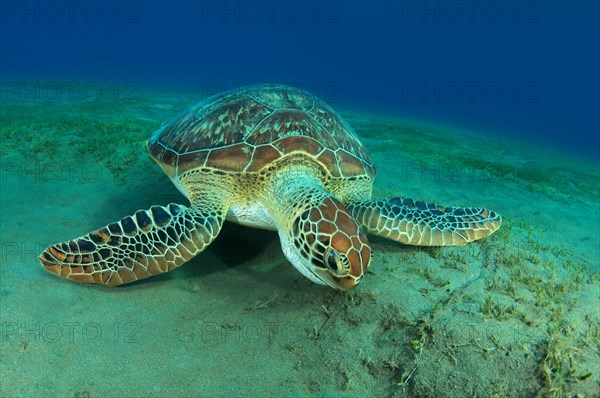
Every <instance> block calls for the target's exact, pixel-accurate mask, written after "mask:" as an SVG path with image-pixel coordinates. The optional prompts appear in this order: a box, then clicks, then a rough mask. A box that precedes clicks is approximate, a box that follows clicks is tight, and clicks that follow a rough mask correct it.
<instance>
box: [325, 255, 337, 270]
mask: <svg viewBox="0 0 600 398" xmlns="http://www.w3.org/2000/svg"><path fill="white" fill-rule="evenodd" d="M327 267H329V269H330V270H332V271H334V272H337V271H338V265H337V262H336V261H335V253H334V252H333V251H330V252H329V253H327Z"/></svg>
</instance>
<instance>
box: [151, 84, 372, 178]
mask: <svg viewBox="0 0 600 398" xmlns="http://www.w3.org/2000/svg"><path fill="white" fill-rule="evenodd" d="M147 146H148V150H149V151H150V154H151V156H152V157H153V158H154V159H155V160H156V161H157V163H158V164H159V165H160V166H161V167H162V168H163V169H164V170H165V172H166V173H167V174H168V175H169V176H170V177H171V178H177V177H179V176H181V175H182V174H183V173H185V172H187V171H189V170H192V169H196V168H201V167H212V168H217V169H219V170H229V171H237V172H256V171H258V170H260V169H262V168H263V167H265V166H266V165H268V164H270V163H272V162H273V161H276V160H278V159H280V158H282V157H284V156H287V155H290V154H295V153H301V154H305V155H307V156H310V157H311V158H313V159H314V160H315V161H317V162H319V163H320V164H322V165H323V166H324V167H325V168H326V169H327V170H328V171H329V172H330V173H331V175H332V176H334V177H352V176H357V175H369V176H374V174H375V167H374V166H373V162H372V160H371V157H370V156H369V154H368V153H367V150H366V149H365V147H364V146H363V145H362V144H361V143H360V141H359V140H358V137H357V135H356V133H355V132H354V130H353V129H352V128H351V127H350V126H349V125H348V124H347V123H346V122H345V121H344V120H343V119H342V118H341V117H340V116H338V114H337V113H336V112H335V111H333V109H331V108H330V107H329V106H328V105H326V104H325V103H323V102H321V101H319V100H318V99H317V98H315V97H314V96H311V95H310V94H309V93H307V92H305V91H303V90H300V89H297V88H293V87H287V86H283V85H274V84H268V85H264V84H263V85H254V86H247V87H243V88H241V89H239V90H235V91H230V92H227V93H224V94H221V95H217V96H214V97H211V98H208V99H207V100H205V101H204V102H201V103H200V104H199V105H197V106H195V107H193V108H191V109H189V110H187V111H185V112H184V113H182V114H180V115H179V116H177V117H175V119H173V120H171V121H170V122H168V123H165V124H164V125H163V126H162V127H161V128H160V129H159V130H157V131H156V132H154V134H152V137H151V138H150V140H148V142H147Z"/></svg>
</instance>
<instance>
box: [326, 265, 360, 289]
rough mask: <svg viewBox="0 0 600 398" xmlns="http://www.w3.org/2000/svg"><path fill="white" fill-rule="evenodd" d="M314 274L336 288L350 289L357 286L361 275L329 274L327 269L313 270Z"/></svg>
mask: <svg viewBox="0 0 600 398" xmlns="http://www.w3.org/2000/svg"><path fill="white" fill-rule="evenodd" d="M315 274H316V275H317V277H318V278H319V279H320V280H322V281H323V282H325V284H326V285H328V286H331V287H332V288H334V289H336V290H343V291H346V290H350V289H352V288H354V287H356V286H358V284H359V283H360V282H361V281H362V276H361V277H360V278H354V277H352V276H344V277H337V276H334V275H331V273H329V272H328V271H324V270H319V269H316V270H315Z"/></svg>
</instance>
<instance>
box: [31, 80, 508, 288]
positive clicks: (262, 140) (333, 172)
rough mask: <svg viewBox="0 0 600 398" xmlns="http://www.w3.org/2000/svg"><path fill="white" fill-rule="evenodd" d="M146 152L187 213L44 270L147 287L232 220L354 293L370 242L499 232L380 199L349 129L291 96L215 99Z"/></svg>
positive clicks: (88, 247)
mask: <svg viewBox="0 0 600 398" xmlns="http://www.w3.org/2000/svg"><path fill="white" fill-rule="evenodd" d="M146 145H147V148H148V150H149V152H150V155H151V156H152V158H153V159H154V160H155V161H156V162H157V163H158V164H159V165H160V167H161V168H162V169H163V170H164V172H165V173H167V175H168V176H169V177H170V178H171V180H172V181H173V183H174V184H175V186H176V187H177V188H178V189H179V190H180V191H181V192H182V193H183V194H184V195H185V196H186V197H187V198H188V199H189V201H190V205H189V206H183V205H180V204H169V205H167V206H152V207H150V209H149V210H139V211H138V212H136V213H135V214H134V215H133V216H130V217H125V218H123V219H121V220H120V221H118V222H115V223H112V224H109V225H107V226H106V227H104V228H101V229H99V230H97V231H94V232H90V233H89V234H87V235H85V236H82V237H80V238H77V239H74V240H71V241H68V242H64V243H59V244H56V245H52V246H49V247H48V248H47V249H46V250H45V251H44V252H43V253H42V254H41V255H40V261H41V262H42V264H43V266H44V267H45V268H46V269H47V270H48V271H50V272H52V273H54V274H57V275H60V276H62V277H65V278H68V279H71V280H75V281H78V282H87V283H103V284H107V285H121V284H124V283H129V282H133V281H136V280H139V279H144V278H148V277H150V276H153V275H156V274H160V273H163V272H168V271H171V270H173V269H175V268H177V267H179V266H181V265H182V264H184V263H185V262H187V261H189V260H191V259H192V258H193V257H194V256H196V255H197V254H198V253H200V252H201V251H203V250H204V249H206V247H207V246H208V245H209V244H210V243H211V242H212V241H213V240H214V239H215V238H216V237H217V235H218V233H219V231H220V230H221V227H222V225H223V222H224V221H225V220H229V221H233V222H236V223H239V224H242V225H247V226H252V227H256V228H264V229H271V230H277V231H278V233H279V238H280V240H281V246H282V248H283V252H284V253H285V256H286V257H287V258H288V260H289V261H290V262H291V263H292V265H294V266H295V267H296V268H297V269H298V270H299V271H300V272H301V273H302V274H304V275H305V276H306V277H308V278H309V279H310V280H311V281H313V282H316V283H319V284H324V285H329V286H331V287H333V288H336V289H341V290H347V289H350V288H352V287H354V286H356V285H357V284H358V283H359V282H360V281H361V279H362V278H363V276H364V274H365V272H366V270H367V267H368V266H369V263H370V261H371V248H370V245H369V241H368V240H367V235H366V234H367V233H370V234H373V235H378V236H382V237H384V238H389V239H392V240H395V241H398V242H400V243H403V244H409V245H420V246H455V245H463V244H465V243H467V242H471V241H474V240H476V239H480V238H483V237H485V236H487V235H489V234H491V233H492V232H494V231H495V230H497V229H498V228H499V227H500V224H501V222H502V220H501V217H500V215H498V214H497V213H495V212H493V211H490V210H487V209H484V208H460V207H444V206H438V205H435V204H430V203H424V202H420V201H413V200H411V199H403V198H391V199H377V200H372V199H371V190H372V185H373V179H374V177H375V166H374V165H373V161H372V160H371V157H370V156H369V154H368V152H367V150H366V148H365V147H364V146H363V145H362V144H361V142H360V141H359V139H358V137H357V135H356V133H355V132H354V130H353V129H352V127H350V126H349V125H348V123H346V122H345V121H344V120H343V119H342V118H341V117H340V116H339V115H338V114H337V113H336V112H335V111H334V110H333V109H332V108H330V107H329V106H328V105H326V104H325V103H323V102H322V101H319V100H318V99H316V98H315V97H313V96H311V95H310V94H309V93H307V92H305V91H302V90H300V89H297V88H292V87H288V86H284V85H279V84H268V85H265V84H263V85H253V86H247V87H244V88H240V89H237V90H233V91H230V92H226V93H223V94H221V95H216V96H213V97H211V98H209V99H207V100H205V101H203V102H201V103H200V104H199V105H197V106H195V107H193V108H191V109H189V110H187V111H185V112H183V113H181V114H180V115H179V116H177V117H175V118H174V119H173V120H171V121H170V122H168V123H165V124H163V125H162V126H161V127H160V128H159V129H158V130H157V131H155V132H154V133H153V134H152V136H151V137H150V139H149V140H148V142H147V144H146ZM116 161H118V159H117V160H116Z"/></svg>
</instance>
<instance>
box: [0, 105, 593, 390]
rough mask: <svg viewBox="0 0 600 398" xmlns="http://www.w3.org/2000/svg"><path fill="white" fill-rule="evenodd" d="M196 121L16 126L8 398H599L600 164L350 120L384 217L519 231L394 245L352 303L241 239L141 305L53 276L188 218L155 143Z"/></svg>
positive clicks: (5, 318) (155, 286)
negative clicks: (63, 245) (118, 237)
mask: <svg viewBox="0 0 600 398" xmlns="http://www.w3.org/2000/svg"><path fill="white" fill-rule="evenodd" d="M195 101H196V99H195V98H194V97H193V96H192V95H188V94H178V93H175V94H173V93H153V94H144V95H143V96H140V97H139V98H138V99H137V100H136V101H131V102H126V103H114V102H108V101H107V102H102V101H100V102H96V103H87V102H77V101H75V102H68V103H45V104H39V103H38V104H36V103H13V104H3V105H2V108H1V111H0V137H1V139H2V146H1V148H0V155H1V166H2V167H1V170H2V180H1V185H0V189H1V192H0V199H1V214H0V215H1V221H2V222H1V231H0V232H1V242H0V244H1V249H2V250H1V252H0V255H1V257H0V299H1V307H0V321H1V340H0V395H1V396H6V397H37V396H43V397H49V396H61V397H106V396H110V397H118V396H122V397H175V396H176V397H185V396H190V397H192V396H211V397H213V396H217V397H218V396H222V397H230V396H257V397H258V396H261V397H262V396H273V397H281V396H314V395H317V396H331V397H333V396H335V397H338V396H348V397H353V396H357V397H362V396H367V395H368V396H397V397H404V396H408V397H411V396H419V397H458V396H486V397H491V396H498V397H505V396H513V397H531V396H551V397H552V396H556V397H562V396H576V395H577V394H581V396H586V397H593V396H600V365H599V364H600V315H599V311H598V308H600V298H599V297H600V288H599V283H598V275H599V264H600V259H599V252H600V243H599V239H600V238H599V233H598V231H599V226H600V206H599V202H598V198H599V181H600V179H599V173H598V164H597V163H592V162H590V163H589V164H586V163H585V162H584V161H575V160H572V159H569V158H568V156H567V155H565V154H560V153H557V152H556V151H555V150H554V151H553V150H551V149H545V148H542V147H533V146H531V145H528V144H516V143H514V142H510V141H509V140H508V139H506V138H503V137H497V136H495V137H491V136H487V135H484V134H481V133H478V132H469V131H463V130H459V129H455V128H451V127H447V126H440V125H429V124H426V123H419V122H414V121H405V120H391V119H386V118H381V117H377V116H373V115H366V114H361V113H357V112H341V113H342V115H343V116H344V117H345V118H346V119H347V120H348V121H349V122H350V124H351V125H352V126H353V127H354V128H355V130H356V131H357V132H358V134H359V135H360V136H361V137H362V139H363V142H364V143H365V145H366V146H367V148H368V149H369V150H370V152H371V155H372V156H373V158H374V160H375V161H376V163H377V167H378V170H379V173H378V177H377V179H376V181H375V189H374V197H390V196H404V197H411V198H413V199H421V200H427V201H432V202H436V203H440V204H443V205H458V206H483V207H488V208H490V209H493V210H496V211H498V212H499V213H500V214H502V215H503V218H504V224H503V226H502V228H501V229H500V230H499V231H498V232H497V233H496V234H494V235H493V236H492V237H490V238H488V239H484V240H482V241H479V242H476V243H473V244H470V245H467V246H465V247H458V248H441V249H440V248H416V247H408V246H402V245H400V244H397V243H394V242H390V241H386V240H383V239H379V238H375V237H373V238H372V239H371V243H372V248H373V259H372V265H371V267H370V270H369V272H368V275H366V277H365V279H364V281H363V283H362V284H361V285H360V286H359V287H358V288H356V289H354V290H352V291H350V292H345V293H344V292H337V291H333V290H332V289H330V288H326V287H322V286H318V285H315V284H313V283H311V282H310V281H308V280H307V279H306V278H304V277H303V276H302V275H301V274H300V273H298V272H297V271H296V270H294V269H293V267H292V266H291V265H290V264H289V263H288V262H287V260H286V259H285V257H284V256H283V254H282V253H281V249H280V246H279V241H278V237H277V234H276V233H272V232H268V231H262V230H250V229H248V228H245V227H241V226H237V225H233V224H230V223H226V225H225V226H224V228H223V230H222V232H221V234H220V236H219V237H218V238H217V240H216V241H215V243H213V245H211V246H210V247H209V248H208V249H207V250H206V251H205V252H203V253H201V254H200V255H199V256H197V257H196V258H195V259H194V260H192V261H191V262H190V263H188V264H186V265H185V266H183V267H181V268H180V269H178V270H176V271H173V272H171V273H168V274H164V275H161V276H158V277H154V278H152V279H149V280H145V281H141V282H138V283H134V284H132V285H128V286H124V287H120V288H109V287H104V286H91V285H81V284H76V283H72V282H69V281H66V280H62V279H59V278H56V277H55V276H53V275H50V274H49V273H47V272H46V271H44V269H43V268H42V267H41V265H40V264H39V262H38V260H37V255H38V254H39V253H40V252H41V251H42V250H43V249H44V248H45V247H46V246H47V245H49V244H51V243H56V242H60V241H65V240H68V239H72V238H75V237H77V236H81V235H83V234H85V233H87V232H89V231H91V230H94V229H97V228H99V227H101V226H103V225H106V224H108V223H110V222H113V221H116V220H118V219H120V218H122V217H123V216H126V215H130V214H132V213H134V212H135V211H136V210H138V209H147V208H149V207H150V206H152V205H155V204H162V205H164V204H168V203H170V202H178V203H184V204H185V199H184V198H183V197H182V196H181V195H180V194H179V193H178V192H177V190H176V188H175V187H174V186H173V185H172V184H171V183H170V181H169V180H168V178H167V177H166V176H165V175H163V173H162V172H161V170H160V169H159V168H158V166H156V165H155V164H154V163H153V161H152V160H151V159H150V157H149V156H148V155H147V153H146V150H145V147H144V141H145V139H146V138H147V137H148V136H149V135H150V133H151V132H152V131H153V130H155V129H156V128H157V127H158V126H160V123H161V122H162V121H164V120H167V119H169V118H170V117H172V116H174V115H175V114H176V113H178V112H179V111H180V110H181V109H184V108H185V107H186V106H189V105H192V104H193V103H194V102H195Z"/></svg>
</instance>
